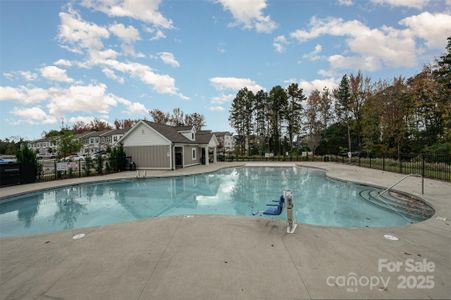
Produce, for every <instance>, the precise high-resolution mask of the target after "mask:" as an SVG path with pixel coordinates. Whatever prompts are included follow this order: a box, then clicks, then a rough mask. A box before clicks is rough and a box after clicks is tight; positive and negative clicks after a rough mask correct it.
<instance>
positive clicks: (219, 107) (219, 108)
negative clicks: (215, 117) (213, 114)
mask: <svg viewBox="0 0 451 300" xmlns="http://www.w3.org/2000/svg"><path fill="white" fill-rule="evenodd" d="M208 109H209V110H211V111H223V110H224V107H222V106H220V105H214V106H210V107H209V108H208Z"/></svg>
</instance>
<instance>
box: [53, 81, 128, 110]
mask: <svg viewBox="0 0 451 300" xmlns="http://www.w3.org/2000/svg"><path fill="white" fill-rule="evenodd" d="M49 93H50V99H49V100H50V102H49V104H48V108H49V112H50V114H52V115H60V114H63V113H64V112H75V111H82V112H91V113H93V112H96V113H102V114H105V113H108V111H109V109H110V108H111V107H113V106H116V105H117V100H118V99H119V97H117V96H115V95H113V94H111V93H106V85H105V84H102V83H100V84H96V85H93V84H90V85H72V86H70V87H69V88H66V89H61V88H50V89H49Z"/></svg>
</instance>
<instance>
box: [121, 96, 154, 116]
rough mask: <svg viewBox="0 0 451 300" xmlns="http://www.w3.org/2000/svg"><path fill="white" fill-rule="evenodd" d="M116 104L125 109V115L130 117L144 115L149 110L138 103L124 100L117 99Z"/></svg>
mask: <svg viewBox="0 0 451 300" xmlns="http://www.w3.org/2000/svg"><path fill="white" fill-rule="evenodd" d="M118 102H119V103H121V104H123V105H125V106H126V107H127V111H126V112H127V113H129V114H132V115H146V114H147V113H148V112H149V109H148V108H146V107H145V106H144V104H142V103H140V102H131V101H128V100H126V99H118Z"/></svg>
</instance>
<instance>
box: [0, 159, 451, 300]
mask: <svg viewBox="0 0 451 300" xmlns="http://www.w3.org/2000/svg"><path fill="white" fill-rule="evenodd" d="M303 165H309V166H314V167H320V168H323V169H326V170H328V173H327V174H328V175H329V176H332V177H335V178H338V179H352V180H356V181H361V182H363V181H364V182H366V183H373V184H376V185H380V186H389V185H390V184H391V183H393V182H394V181H395V180H396V179H398V178H402V175H398V174H392V173H388V172H381V171H377V170H371V169H365V168H357V167H351V166H346V165H340V164H333V163H303ZM223 166H225V165H223ZM209 167H210V168H212V167H211V166H209ZM215 167H218V168H219V167H220V164H218V165H217V166H215ZM199 168H200V170H207V169H205V168H203V167H199ZM208 170H213V169H208ZM184 171H185V172H188V171H190V170H188V169H185V170H184ZM192 171H193V172H194V168H193V169H192ZM176 172H178V171H176ZM176 172H173V174H181V173H176ZM155 175H156V174H155ZM160 175H161V174H160ZM130 176H132V175H130ZM417 181H418V178H409V179H408V180H407V181H406V182H405V183H403V184H402V185H400V187H399V189H400V190H403V191H406V192H410V193H413V194H414V193H418V191H419V189H418V187H419V186H418V182H417ZM77 183H78V182H77ZM39 187H40V186H37V188H39ZM22 192H23V191H22ZM449 195H451V184H449V183H445V182H439V181H432V180H427V181H426V194H425V195H424V198H425V199H426V200H427V201H428V202H430V203H431V204H432V205H433V206H434V207H435V208H436V209H437V213H436V215H435V216H434V217H433V218H431V219H429V220H427V221H424V222H421V223H417V224H412V225H408V226H401V227H395V228H330V227H321V226H310V225H300V226H299V227H298V229H297V231H296V233H295V234H287V233H286V228H285V224H284V223H283V222H279V221H271V220H268V219H264V218H250V217H235V216H194V217H191V218H186V217H183V216H177V217H165V218H155V219H149V220H144V221H137V222H130V223H125V224H115V225H108V226H103V227H95V228H88V229H80V230H72V231H65V232H59V233H52V234H45V235H38V236H31V237H22V238H3V239H0V298H2V299H63V298H64V299H213V298H214V299H337V298H341V299H353V298H354V299H361V298H377V299H393V298H397V299H405V298H408V299H425V298H434V299H446V298H449V297H450V295H451V252H450V251H449V249H450V246H451V226H450V221H447V220H444V219H442V218H441V217H446V218H448V219H449V218H451V214H450V211H451V209H450V207H451V203H450V201H451V200H450V196H449ZM437 217H440V218H437ZM79 232H83V233H86V234H87V235H86V237H85V238H83V239H80V240H73V239H72V236H73V235H74V234H76V233H79ZM387 233H391V234H394V235H396V236H397V237H399V240H398V241H390V240H387V239H385V238H384V237H383V235H384V234H387ZM379 259H387V260H388V261H391V262H401V263H403V264H404V265H403V266H402V267H401V269H400V270H399V271H395V272H389V271H388V270H387V269H386V268H384V269H383V270H382V272H379V271H378V260H379ZM406 259H412V260H413V261H415V262H421V261H423V260H425V261H426V262H433V263H434V265H435V267H434V271H433V272H406V270H405V266H406ZM403 275H408V276H411V280H410V282H409V285H408V286H406V288H404V289H403V288H399V287H398V284H399V283H400V279H398V276H403ZM426 275H432V276H433V278H432V282H433V284H434V286H433V288H409V287H411V284H412V281H416V282H415V283H420V281H421V282H423V281H424V280H426V277H424V278H423V277H421V276H426ZM342 276H345V277H342ZM353 277H355V278H356V279H358V281H357V284H356V285H352V283H354V281H352V280H351V281H349V280H348V283H350V285H348V286H342V281H341V280H342V279H343V280H344V282H346V280H347V279H349V278H353ZM381 279H383V280H385V281H387V280H389V281H388V285H387V286H385V285H384V284H383V283H382V281H381ZM423 279H424V280H423ZM366 280H371V281H372V282H373V284H374V286H372V287H370V286H369V285H367V284H366V283H367V281H366ZM377 280H378V282H377ZM428 280H429V281H430V280H431V278H429V279H428ZM401 283H402V282H401ZM423 283H424V282H423ZM422 287H427V285H424V286H422Z"/></svg>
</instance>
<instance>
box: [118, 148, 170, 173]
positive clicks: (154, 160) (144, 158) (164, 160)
mask: <svg viewBox="0 0 451 300" xmlns="http://www.w3.org/2000/svg"><path fill="white" fill-rule="evenodd" d="M124 150H125V153H127V156H131V157H132V161H134V162H135V164H136V167H137V168H141V169H143V168H146V169H153V168H155V169H161V168H167V169H169V168H170V166H171V165H170V157H169V156H168V152H169V150H170V146H165V145H160V146H126V147H124Z"/></svg>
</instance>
